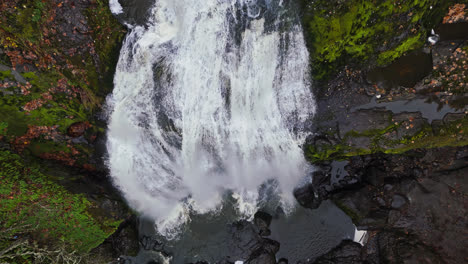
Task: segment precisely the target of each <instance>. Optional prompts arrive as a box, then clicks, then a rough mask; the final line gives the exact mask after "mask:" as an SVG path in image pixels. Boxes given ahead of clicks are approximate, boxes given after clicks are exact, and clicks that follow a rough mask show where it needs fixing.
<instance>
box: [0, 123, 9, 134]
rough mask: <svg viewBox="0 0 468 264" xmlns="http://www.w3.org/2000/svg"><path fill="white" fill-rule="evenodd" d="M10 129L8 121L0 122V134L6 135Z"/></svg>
mask: <svg viewBox="0 0 468 264" xmlns="http://www.w3.org/2000/svg"><path fill="white" fill-rule="evenodd" d="M7 130H8V123H7V122H0V136H6V134H7Z"/></svg>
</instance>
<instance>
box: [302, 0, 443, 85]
mask: <svg viewBox="0 0 468 264" xmlns="http://www.w3.org/2000/svg"><path fill="white" fill-rule="evenodd" d="M448 5H449V1H444V3H441V2H440V1H437V0H409V1H399V2H395V1H393V0H382V1H362V0H349V1H340V0H315V1H312V0H303V10H305V13H304V16H303V24H304V29H305V34H306V39H307V43H308V46H309V48H310V51H311V57H312V68H313V72H314V75H315V78H316V79H324V78H327V77H328V76H329V75H330V74H331V73H333V71H334V70H337V69H339V66H342V65H344V64H350V63H351V64H358V65H369V64H370V65H371V66H372V65H374V64H375V65H378V64H380V65H381V64H387V63H390V62H391V61H393V60H394V59H396V58H398V57H399V56H401V55H402V54H404V53H406V52H408V51H411V50H413V49H415V48H418V47H421V46H422V44H423V43H424V41H425V37H426V35H427V33H428V32H429V31H430V29H431V28H432V27H433V26H434V25H435V24H436V23H438V21H440V20H441V18H442V16H443V14H445V11H446V10H447V8H448ZM431 6H432V8H430V7H431Z"/></svg>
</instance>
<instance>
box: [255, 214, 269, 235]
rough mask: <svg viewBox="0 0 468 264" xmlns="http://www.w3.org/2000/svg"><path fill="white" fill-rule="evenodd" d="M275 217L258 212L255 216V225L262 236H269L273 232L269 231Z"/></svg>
mask: <svg viewBox="0 0 468 264" xmlns="http://www.w3.org/2000/svg"><path fill="white" fill-rule="evenodd" d="M272 219H273V217H272V216H271V215H269V214H268V213H265V212H262V211H258V212H256V213H255V215H254V224H255V226H256V227H257V228H258V229H259V232H258V233H259V235H261V236H269V235H270V234H271V231H270V229H269V227H270V224H271V220H272Z"/></svg>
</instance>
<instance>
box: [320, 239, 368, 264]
mask: <svg viewBox="0 0 468 264" xmlns="http://www.w3.org/2000/svg"><path fill="white" fill-rule="evenodd" d="M314 263H315V264H348V263H349V264H353V263H362V258H361V245H360V244H358V243H356V242H353V241H343V242H342V243H341V244H340V245H339V246H338V247H336V248H335V249H333V250H332V251H330V252H329V253H328V254H326V255H324V256H321V257H320V258H318V259H317V260H316V261H315V262H314Z"/></svg>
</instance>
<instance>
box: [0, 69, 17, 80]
mask: <svg viewBox="0 0 468 264" xmlns="http://www.w3.org/2000/svg"><path fill="white" fill-rule="evenodd" d="M7 78H8V79H13V78H14V77H13V75H12V74H11V71H0V81H3V80H5V79H7Z"/></svg>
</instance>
